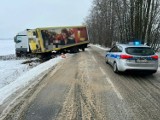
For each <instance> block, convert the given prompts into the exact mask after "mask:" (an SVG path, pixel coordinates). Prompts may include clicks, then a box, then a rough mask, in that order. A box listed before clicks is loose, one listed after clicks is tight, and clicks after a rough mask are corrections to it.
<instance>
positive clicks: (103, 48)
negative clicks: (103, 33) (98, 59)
mask: <svg viewBox="0 0 160 120" xmlns="http://www.w3.org/2000/svg"><path fill="white" fill-rule="evenodd" d="M91 45H93V46H95V47H97V48H100V49H102V50H110V48H106V47H103V46H101V45H98V44H95V45H94V44H91Z"/></svg>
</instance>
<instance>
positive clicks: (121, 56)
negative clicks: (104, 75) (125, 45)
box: [120, 54, 133, 59]
mask: <svg viewBox="0 0 160 120" xmlns="http://www.w3.org/2000/svg"><path fill="white" fill-rule="evenodd" d="M120 58H121V59H130V58H133V56H131V55H125V54H122V55H120Z"/></svg>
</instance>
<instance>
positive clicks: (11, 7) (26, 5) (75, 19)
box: [0, 0, 93, 38]
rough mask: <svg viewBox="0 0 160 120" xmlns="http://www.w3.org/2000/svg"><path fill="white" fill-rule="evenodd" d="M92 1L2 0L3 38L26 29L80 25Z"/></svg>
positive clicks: (0, 5) (0, 17)
mask: <svg viewBox="0 0 160 120" xmlns="http://www.w3.org/2000/svg"><path fill="white" fill-rule="evenodd" d="M92 1H93V0H0V38H12V37H14V36H15V35H16V34H17V33H18V32H20V31H23V30H25V29H27V28H37V27H52V26H72V25H73V26H74V25H81V24H82V23H83V22H84V18H85V17H86V16H87V15H88V14H89V10H90V8H91V5H92Z"/></svg>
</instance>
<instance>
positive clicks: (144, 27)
mask: <svg viewBox="0 0 160 120" xmlns="http://www.w3.org/2000/svg"><path fill="white" fill-rule="evenodd" d="M85 23H86V24H87V27H88V33H89V37H90V40H91V42H92V43H94V44H100V45H103V46H106V47H111V46H112V45H113V44H115V43H116V42H119V43H128V42H131V41H134V40H140V41H141V43H142V44H147V45H150V46H151V47H153V48H154V49H157V48H158V47H160V1H159V0H93V4H92V9H91V12H90V14H89V15H88V16H87V18H86V20H85Z"/></svg>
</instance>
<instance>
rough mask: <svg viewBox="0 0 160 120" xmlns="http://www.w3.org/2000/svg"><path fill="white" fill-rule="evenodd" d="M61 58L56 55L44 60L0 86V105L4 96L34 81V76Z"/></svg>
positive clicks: (4, 98)
mask: <svg viewBox="0 0 160 120" xmlns="http://www.w3.org/2000/svg"><path fill="white" fill-rule="evenodd" d="M61 60H62V58H61V57H57V58H54V59H51V60H49V61H47V62H44V63H42V64H40V65H38V66H37V67H34V68H32V69H31V70H29V71H28V72H25V74H23V75H21V76H20V77H18V78H17V79H16V80H14V81H12V82H11V83H10V84H8V85H6V86H4V87H2V88H1V89H0V105H1V104H3V102H4V101H5V100H6V98H8V97H9V96H10V95H12V94H13V93H15V92H16V91H17V90H19V89H20V88H23V87H26V86H27V85H29V84H30V83H32V82H34V81H36V80H37V79H35V78H36V77H37V76H39V75H41V74H42V73H43V72H45V71H47V70H49V69H50V68H52V67H53V66H54V65H56V64H57V63H58V62H60V61H61ZM3 62H4V61H3ZM22 66H23V65H22ZM23 67H24V66H23Z"/></svg>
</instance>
